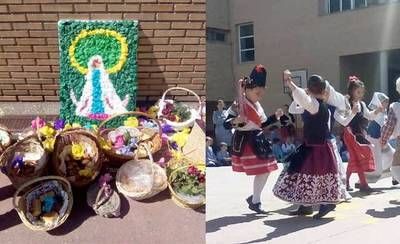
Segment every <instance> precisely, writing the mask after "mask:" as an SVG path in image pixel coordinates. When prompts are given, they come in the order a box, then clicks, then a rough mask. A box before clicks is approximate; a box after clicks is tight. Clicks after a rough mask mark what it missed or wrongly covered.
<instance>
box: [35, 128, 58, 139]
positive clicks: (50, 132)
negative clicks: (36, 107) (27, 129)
mask: <svg viewBox="0 0 400 244" xmlns="http://www.w3.org/2000/svg"><path fill="white" fill-rule="evenodd" d="M39 133H40V134H41V135H44V136H45V137H47V138H48V137H53V136H54V134H55V133H56V131H55V130H54V129H53V128H51V127H50V126H48V125H45V126H43V127H42V128H40V129H39Z"/></svg>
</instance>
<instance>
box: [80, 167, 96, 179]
mask: <svg viewBox="0 0 400 244" xmlns="http://www.w3.org/2000/svg"><path fill="white" fill-rule="evenodd" d="M79 175H80V176H82V177H87V178H90V177H92V175H93V172H92V170H91V169H81V170H79Z"/></svg>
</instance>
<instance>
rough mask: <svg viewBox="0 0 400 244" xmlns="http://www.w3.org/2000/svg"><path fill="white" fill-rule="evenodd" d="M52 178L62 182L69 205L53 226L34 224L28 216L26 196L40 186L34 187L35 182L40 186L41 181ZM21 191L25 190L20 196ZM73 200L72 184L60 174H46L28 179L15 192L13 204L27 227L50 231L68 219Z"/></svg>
mask: <svg viewBox="0 0 400 244" xmlns="http://www.w3.org/2000/svg"><path fill="white" fill-rule="evenodd" d="M52 180H55V181H57V182H58V183H60V185H61V186H62V188H63V191H65V192H66V193H67V196H68V205H67V208H66V211H65V213H64V214H63V215H62V216H59V217H58V220H57V222H56V224H55V225H53V226H44V225H37V224H34V223H32V222H31V221H29V219H28V218H27V216H26V214H27V207H26V201H27V200H26V197H27V195H28V194H29V193H30V192H32V191H34V190H35V189H37V188H38V186H36V187H34V186H33V185H34V184H39V186H40V183H44V182H45V181H52ZM21 192H24V193H23V194H22V196H20V197H18V195H19V194H20V193H21ZM73 201H74V200H73V195H72V190H71V185H70V184H69V182H68V181H67V180H66V179H65V178H62V177H59V176H45V177H39V178H36V179H33V180H31V181H28V182H26V183H25V184H23V185H22V186H21V187H20V188H18V190H17V191H16V192H15V194H14V198H13V205H14V208H15V210H16V211H17V213H18V215H19V217H20V218H21V220H22V223H24V225H25V226H26V227H28V228H29V229H31V230H35V231H49V230H52V229H55V228H57V227H59V226H60V225H62V224H63V223H64V222H65V221H66V220H67V218H68V216H69V215H70V213H71V209H72V205H73Z"/></svg>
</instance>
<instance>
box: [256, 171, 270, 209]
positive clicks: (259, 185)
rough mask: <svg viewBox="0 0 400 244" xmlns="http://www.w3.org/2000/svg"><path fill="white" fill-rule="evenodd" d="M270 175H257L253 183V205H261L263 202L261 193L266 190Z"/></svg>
mask: <svg viewBox="0 0 400 244" xmlns="http://www.w3.org/2000/svg"><path fill="white" fill-rule="evenodd" d="M268 176H269V173H265V174H261V175H256V176H255V177H254V182H253V199H252V202H253V203H259V202H261V200H260V199H261V192H262V190H263V189H264V186H265V184H266V183H267V179H268Z"/></svg>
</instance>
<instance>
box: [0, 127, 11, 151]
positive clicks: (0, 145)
mask: <svg viewBox="0 0 400 244" xmlns="http://www.w3.org/2000/svg"><path fill="white" fill-rule="evenodd" d="M0 131H1V133H2V134H4V136H5V137H7V138H6V139H7V141H5V142H3V141H2V140H1V141H0V154H1V153H3V152H4V151H5V150H6V149H7V147H9V146H10V145H11V144H13V139H12V134H11V132H10V131H9V130H8V128H7V127H6V126H4V125H1V124H0Z"/></svg>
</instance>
